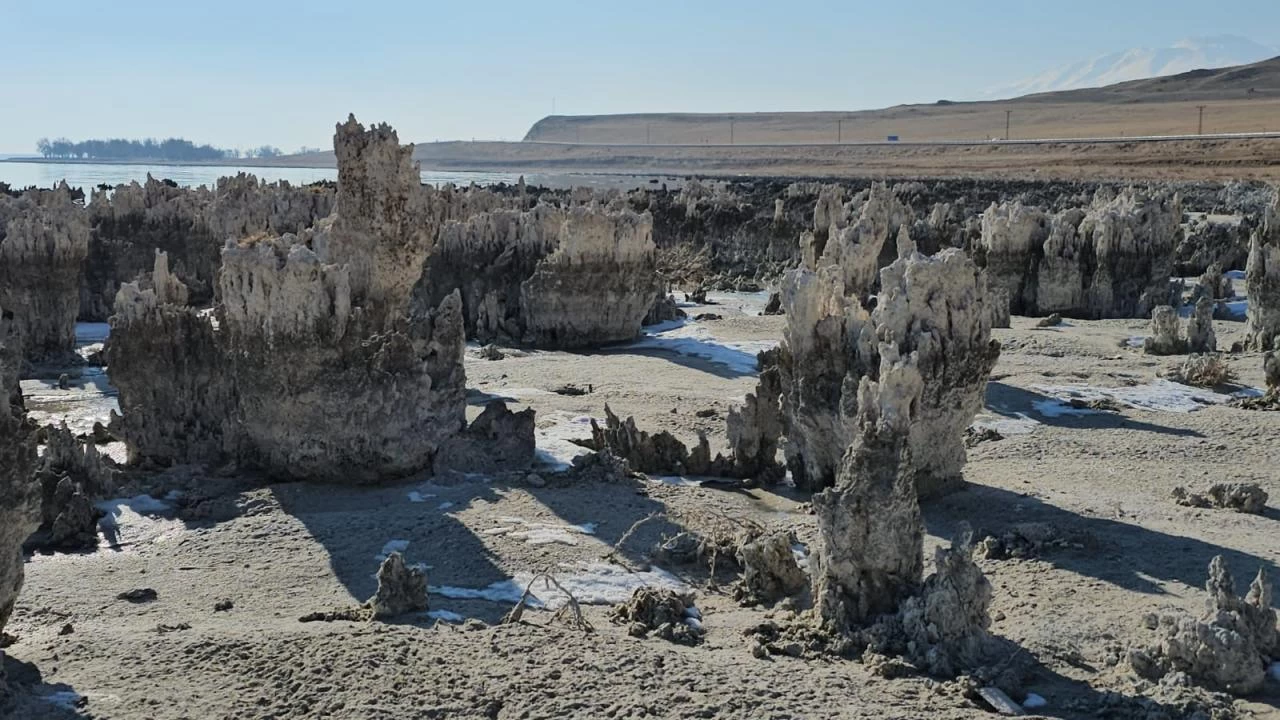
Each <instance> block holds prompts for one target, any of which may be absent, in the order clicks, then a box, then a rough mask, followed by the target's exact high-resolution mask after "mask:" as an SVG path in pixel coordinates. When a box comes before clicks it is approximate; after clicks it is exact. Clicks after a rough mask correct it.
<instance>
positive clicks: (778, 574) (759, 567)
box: [735, 531, 809, 604]
mask: <svg viewBox="0 0 1280 720" xmlns="http://www.w3.org/2000/svg"><path fill="white" fill-rule="evenodd" d="M744 540H745V542H742V543H740V544H739V545H738V565H740V566H741V567H742V580H741V582H740V584H739V592H737V593H735V594H736V595H738V596H739V599H740V600H744V601H746V602H748V603H750V604H756V603H762V602H765V603H767V602H775V601H777V600H781V599H783V598H787V597H791V596H792V595H795V594H797V593H799V592H801V591H803V590H804V589H805V587H806V586H807V585H808V584H809V577H808V576H807V575H805V574H804V571H803V570H801V569H800V565H799V564H798V563H797V562H796V557H795V553H794V552H793V551H792V546H794V545H795V542H796V540H795V537H794V536H793V535H792V533H791V532H789V531H780V532H773V533H769V534H767V535H761V536H760V537H755V538H750V539H746V538H744Z"/></svg>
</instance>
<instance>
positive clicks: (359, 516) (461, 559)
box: [270, 479, 510, 625]
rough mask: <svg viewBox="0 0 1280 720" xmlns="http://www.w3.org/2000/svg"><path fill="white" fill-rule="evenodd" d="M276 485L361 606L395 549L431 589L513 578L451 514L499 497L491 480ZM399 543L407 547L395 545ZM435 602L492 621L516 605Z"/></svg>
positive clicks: (435, 598)
mask: <svg viewBox="0 0 1280 720" xmlns="http://www.w3.org/2000/svg"><path fill="white" fill-rule="evenodd" d="M436 482H441V483H442V482H443V480H441V479H437V480H436ZM270 489H271V492H272V495H273V496H274V498H275V500H276V501H277V502H278V503H279V504H280V507H281V508H282V509H283V510H284V512H286V513H287V514H289V515H291V516H293V517H294V518H295V519H297V520H298V521H300V522H301V523H302V524H303V525H304V526H305V527H306V529H307V532H308V533H309V534H310V536H311V538H312V539H314V540H315V541H316V542H318V543H319V544H320V545H321V546H322V547H323V548H324V550H325V552H326V553H327V554H328V557H329V566H330V568H331V569H332V571H333V574H334V576H335V577H336V578H337V579H338V581H339V582H340V583H342V585H343V587H344V588H345V589H346V590H347V592H348V593H350V595H351V597H352V598H353V600H354V601H355V603H359V602H362V601H364V600H366V599H368V598H371V597H372V596H373V595H374V593H375V592H376V590H377V586H378V583H377V579H376V573H377V571H378V566H379V565H380V564H381V562H382V559H383V558H384V557H385V553H386V551H390V550H398V551H400V552H401V554H402V555H403V556H404V558H405V562H406V563H408V564H410V565H413V564H420V565H424V566H425V567H426V570H427V578H428V583H429V584H430V585H431V586H432V587H433V588H440V587H444V588H454V587H459V588H470V589H480V588H485V587H487V586H489V585H491V584H494V583H500V582H503V581H506V580H508V579H509V577H510V576H509V575H508V573H507V572H506V571H504V570H503V569H501V568H500V567H499V566H498V564H497V562H496V559H495V556H494V554H493V553H492V552H491V551H490V550H489V549H488V548H487V547H485V545H484V543H482V542H481V540H480V538H479V537H477V535H476V534H475V532H474V531H473V530H471V529H470V528H468V527H467V526H466V525H465V524H463V523H462V522H461V521H459V520H458V519H457V518H455V517H454V516H453V515H452V513H453V512H456V511H459V510H463V509H465V508H466V507H467V506H468V505H470V504H472V503H476V502H496V501H497V500H498V499H499V498H498V495H497V494H496V493H495V492H494V489H493V487H492V486H490V485H488V484H487V483H484V482H479V481H467V482H461V483H458V484H452V485H446V484H435V483H421V482H420V483H412V484H405V485H395V486H379V487H376V488H359V487H334V486H329V485H315V484H310V483H300V482H299V483H283V484H277V485H272V486H271V488H270ZM396 541H398V543H407V544H393V543H394V542H396ZM429 600H430V603H431V610H448V611H452V612H456V613H458V614H459V615H462V616H463V617H476V618H480V619H482V620H484V621H486V622H489V623H494V622H497V621H498V620H499V619H500V618H501V617H502V615H503V614H504V613H505V612H506V611H508V610H510V605H508V604H505V603H498V602H488V601H485V600H477V599H456V598H450V597H445V596H441V595H439V594H437V593H434V592H433V593H432V594H431V595H430V598H429ZM353 604H354V603H353ZM331 609H333V608H329V607H316V608H315V610H316V611H326V610H331ZM397 621H398V622H401V623H405V624H414V625H429V624H431V623H433V622H435V621H434V619H432V618H431V617H429V616H426V615H423V614H413V615H408V616H402V617H401V618H399V619H398V620H397Z"/></svg>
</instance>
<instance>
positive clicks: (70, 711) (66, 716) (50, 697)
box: [0, 651, 84, 720]
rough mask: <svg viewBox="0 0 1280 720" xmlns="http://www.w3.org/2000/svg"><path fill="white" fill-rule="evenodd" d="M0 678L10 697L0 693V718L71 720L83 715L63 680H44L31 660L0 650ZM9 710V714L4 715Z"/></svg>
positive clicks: (75, 693) (76, 698)
mask: <svg viewBox="0 0 1280 720" xmlns="http://www.w3.org/2000/svg"><path fill="white" fill-rule="evenodd" d="M0 678H5V679H6V682H7V683H8V685H9V691H10V692H11V693H12V696H11V697H8V698H6V697H5V696H4V695H3V694H0V717H5V718H10V717H12V718H14V720H17V718H41V719H42V720H75V719H76V718H83V717H84V715H81V714H80V713H79V712H77V710H76V708H77V707H80V706H82V704H83V700H82V699H81V697H80V694H79V693H77V692H76V691H75V689H74V688H72V687H71V686H70V685H68V684H66V683H50V682H46V681H45V679H44V676H43V675H41V674H40V669H39V668H37V667H36V666H35V665H34V664H33V663H28V662H22V661H21V660H18V659H17V658H14V657H12V656H10V655H8V654H6V653H4V652H3V651H0ZM7 713H12V714H7Z"/></svg>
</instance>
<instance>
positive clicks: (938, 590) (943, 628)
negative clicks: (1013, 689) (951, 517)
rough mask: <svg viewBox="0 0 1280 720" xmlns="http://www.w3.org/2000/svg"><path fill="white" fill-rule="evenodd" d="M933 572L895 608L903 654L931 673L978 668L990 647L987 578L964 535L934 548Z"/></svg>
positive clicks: (953, 674)
mask: <svg viewBox="0 0 1280 720" xmlns="http://www.w3.org/2000/svg"><path fill="white" fill-rule="evenodd" d="M934 568H935V569H934V572H933V574H931V575H930V576H929V577H928V578H927V579H926V580H925V581H924V587H923V588H922V589H921V592H920V594H919V595H916V596H913V597H910V598H908V599H907V600H906V601H905V602H904V603H903V604H902V608H901V609H900V610H899V611H898V618H897V621H898V622H900V623H901V627H902V632H903V635H904V636H905V637H906V645H905V649H906V655H907V658H908V659H909V660H910V661H911V662H912V663H913V664H915V665H916V666H917V667H921V668H924V669H925V670H926V671H927V672H929V674H931V675H938V676H943V677H952V676H955V675H957V674H959V673H961V672H963V671H964V670H966V669H970V668H975V667H978V666H979V665H980V664H981V663H982V661H983V659H984V657H985V656H986V655H987V654H988V651H989V649H990V647H991V636H990V635H989V634H988V632H987V629H988V628H989V627H990V626H991V616H990V613H989V609H990V607H991V594H992V591H991V581H989V580H987V577H986V575H983V573H982V570H981V569H980V568H979V567H978V566H977V565H976V564H975V563H974V562H973V548H972V547H971V546H970V545H969V544H968V542H967V541H966V540H965V539H963V538H962V539H960V540H959V541H956V542H953V543H952V544H951V546H950V547H938V548H937V549H936V551H935V552H934Z"/></svg>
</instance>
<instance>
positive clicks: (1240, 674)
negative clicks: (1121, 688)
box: [1129, 555, 1280, 695]
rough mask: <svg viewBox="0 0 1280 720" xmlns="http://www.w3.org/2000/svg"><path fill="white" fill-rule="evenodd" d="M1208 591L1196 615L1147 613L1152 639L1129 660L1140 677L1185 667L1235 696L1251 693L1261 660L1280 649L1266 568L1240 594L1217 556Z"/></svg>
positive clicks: (1261, 677)
mask: <svg viewBox="0 0 1280 720" xmlns="http://www.w3.org/2000/svg"><path fill="white" fill-rule="evenodd" d="M1205 589H1206V590H1207V591H1208V593H1209V598H1208V601H1207V603H1206V608H1205V612H1204V613H1203V614H1202V615H1201V616H1200V617H1199V618H1191V617H1186V616H1185V615H1176V614H1161V615H1155V614H1153V615H1149V616H1147V618H1146V619H1145V621H1144V622H1145V625H1146V626H1147V628H1148V629H1150V630H1152V631H1154V632H1155V633H1156V636H1157V637H1156V640H1155V641H1154V643H1153V644H1152V645H1150V646H1149V647H1147V648H1145V649H1140V650H1134V651H1132V652H1130V654H1129V661H1130V664H1131V665H1132V666H1133V668H1134V670H1135V671H1136V672H1137V673H1138V674H1139V675H1142V676H1143V677H1147V678H1152V679H1158V678H1160V677H1163V676H1164V675H1166V674H1168V673H1170V672H1175V671H1177V672H1184V673H1186V674H1187V675H1188V676H1190V677H1191V678H1192V679H1193V680H1194V681H1196V682H1198V683H1201V684H1204V685H1206V686H1208V687H1209V688H1211V689H1213V690H1220V691H1225V692H1229V693H1233V694H1235V695H1247V694H1249V693H1253V692H1256V691H1257V690H1258V689H1259V688H1261V687H1262V684H1263V682H1264V681H1265V680H1266V662H1267V660H1268V658H1269V657H1271V656H1273V655H1274V654H1275V653H1276V652H1278V651H1280V646H1277V638H1278V636H1277V630H1276V612H1275V610H1273V609H1272V607H1271V600H1272V588H1271V581H1270V579H1269V578H1268V577H1267V573H1266V570H1265V569H1260V570H1259V571H1258V575H1257V577H1256V578H1255V579H1254V581H1253V583H1252V584H1251V585H1250V586H1249V592H1248V594H1247V595H1245V596H1244V597H1240V596H1238V595H1236V589H1235V581H1234V580H1233V579H1232V577H1231V571H1230V570H1228V569H1227V565H1226V563H1225V562H1224V561H1223V559H1222V556H1221V555H1219V556H1217V557H1215V558H1214V559H1213V561H1212V562H1210V563H1209V580H1208V582H1207V583H1206V584H1205Z"/></svg>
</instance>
